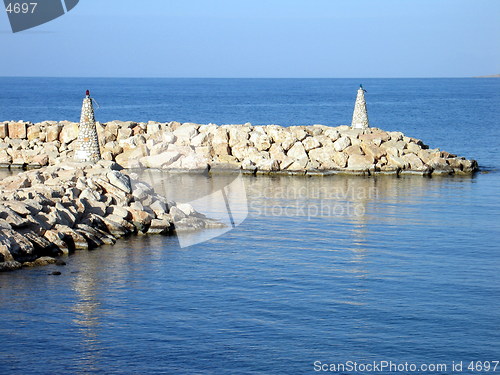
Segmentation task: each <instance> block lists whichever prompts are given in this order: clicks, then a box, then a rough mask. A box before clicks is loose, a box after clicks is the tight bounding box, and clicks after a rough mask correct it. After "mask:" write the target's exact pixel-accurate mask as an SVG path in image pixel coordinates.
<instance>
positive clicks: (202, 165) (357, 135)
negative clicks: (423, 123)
mask: <svg viewBox="0 0 500 375" xmlns="http://www.w3.org/2000/svg"><path fill="white" fill-rule="evenodd" d="M97 130H98V134H99V142H100V148H101V154H102V157H103V158H104V159H105V160H109V161H116V162H117V163H118V164H120V165H122V166H124V167H126V168H133V167H142V168H143V167H146V168H161V169H167V170H171V171H194V170H201V171H206V170H210V171H211V172H217V171H225V170H243V172H246V173H289V174H329V173H353V174H377V173H389V174H399V173H415V174H422V175H430V174H470V173H473V172H475V171H476V170H477V169H478V165H477V162H476V161H475V160H468V159H466V158H464V157H458V156H457V155H454V154H451V153H449V152H446V151H442V150H440V149H438V148H429V146H427V145H426V144H424V143H423V142H422V141H421V140H419V139H415V138H412V137H407V136H405V135H404V134H403V133H401V132H397V131H384V130H382V129H378V128H368V129H353V128H351V127H349V126H345V125H344V126H337V127H329V126H324V125H311V126H291V127H282V126H278V125H265V126H252V125H250V124H243V125H221V126H217V125H213V124H208V125H200V124H193V123H184V124H181V123H178V122H175V121H174V122H168V123H159V122H153V121H150V122H148V123H136V122H132V121H126V122H123V121H111V122H108V123H105V124H99V123H98V124H97ZM77 136H78V124H77V123H72V122H67V121H65V122H51V121H46V122H42V123H37V124H31V123H25V122H15V123H13V122H3V123H0V166H4V167H5V166H10V167H16V166H18V167H19V166H25V167H26V166H28V167H37V166H43V165H49V164H57V163H60V162H64V161H66V160H69V159H71V158H72V157H73V155H74V150H75V148H76V147H77V144H76V143H77V142H76V140H77Z"/></svg>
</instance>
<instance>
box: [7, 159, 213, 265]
mask: <svg viewBox="0 0 500 375" xmlns="http://www.w3.org/2000/svg"><path fill="white" fill-rule="evenodd" d="M119 169H121V168H120V167H119V166H118V165H117V164H116V163H114V162H110V161H101V162H99V163H97V164H95V165H89V164H75V163H72V164H71V163H68V164H60V165H58V166H50V167H44V168H41V169H37V170H32V171H28V172H23V173H20V174H18V175H15V176H11V177H9V178H7V179H4V180H3V181H1V182H0V271H6V270H13V269H17V268H20V267H22V266H35V265H43V264H48V263H54V262H56V259H55V258H54V257H57V256H60V255H65V254H68V253H71V252H73V251H75V250H87V249H92V248H95V247H98V246H100V245H103V244H113V243H115V241H116V239H118V238H120V237H123V236H127V235H130V234H171V233H173V232H174V231H184V230H194V229H201V228H207V227H220V226H221V224H219V223H218V222H216V221H214V220H211V219H208V218H206V217H205V216H204V215H202V214H200V213H198V212H196V211H195V210H194V209H193V207H192V206H190V205H189V204H185V203H184V204H180V203H175V202H172V201H169V200H167V199H166V198H165V197H163V196H161V195H159V194H157V193H156V192H155V191H154V190H153V189H152V188H151V186H150V185H148V184H147V183H145V182H141V181H139V180H138V179H136V178H135V177H136V176H135V175H134V174H133V173H131V174H125V173H123V172H121V171H119Z"/></svg>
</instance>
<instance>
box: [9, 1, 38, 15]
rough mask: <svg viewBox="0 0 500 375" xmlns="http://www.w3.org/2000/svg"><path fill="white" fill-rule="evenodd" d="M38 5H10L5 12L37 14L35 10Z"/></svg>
mask: <svg viewBox="0 0 500 375" xmlns="http://www.w3.org/2000/svg"><path fill="white" fill-rule="evenodd" d="M37 5H38V3H8V4H7V7H6V8H5V11H6V12H7V13H9V14H10V13H15V14H19V13H23V14H26V13H35V9H36V6H37Z"/></svg>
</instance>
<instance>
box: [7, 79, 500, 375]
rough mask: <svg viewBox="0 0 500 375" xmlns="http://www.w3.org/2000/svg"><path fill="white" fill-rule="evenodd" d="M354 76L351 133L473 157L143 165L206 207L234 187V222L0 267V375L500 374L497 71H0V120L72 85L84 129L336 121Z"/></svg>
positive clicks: (75, 113)
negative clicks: (227, 171) (421, 171)
mask: <svg viewBox="0 0 500 375" xmlns="http://www.w3.org/2000/svg"><path fill="white" fill-rule="evenodd" d="M360 84H363V87H364V88H365V89H366V90H367V92H366V99H367V103H368V104H367V105H368V114H369V119H370V123H371V126H374V127H379V128H382V129H384V130H391V131H393V130H397V131H402V132H403V133H405V135H407V136H411V137H415V138H419V139H422V140H423V141H424V143H425V144H427V145H429V146H430V147H431V148H440V149H442V150H446V151H448V152H451V153H454V154H457V155H460V156H465V157H467V158H471V159H475V160H477V161H478V163H479V166H480V169H481V170H480V171H479V172H478V173H476V174H475V175H473V176H443V177H431V178H429V177H421V176H401V177H395V176H374V177H373V176H372V177H361V176H340V175H334V176H324V177H320V176H310V177H305V176H294V177H290V176H230V177H228V176H217V175H213V176H208V175H203V174H197V175H186V174H166V173H160V174H159V175H156V177H154V178H153V180H161V181H162V185H161V189H163V190H162V191H161V192H162V193H165V194H167V195H168V198H169V199H173V200H177V201H181V202H191V203H192V204H193V206H194V207H195V208H196V209H198V210H200V211H201V212H204V209H206V210H207V211H205V212H204V213H206V214H207V215H208V216H210V213H211V212H212V213H213V214H215V211H216V210H212V211H210V207H205V208H203V209H202V208H201V207H202V206H198V205H197V204H201V203H200V202H203V201H204V198H203V196H204V194H209V192H213V193H214V194H215V193H217V192H220V191H226V192H227V190H224V189H225V188H224V186H225V185H228V186H229V185H231V184H233V182H234V181H237V182H238V185H237V188H235V186H236V185H234V184H233V185H232V186H233V191H234V190H235V189H236V190H238V193H239V195H236V197H239V198H237V199H236V200H237V201H238V202H237V203H239V205H236V206H235V207H237V208H236V209H235V210H236V211H237V212H236V211H235V212H233V214H235V215H236V216H238V215H239V216H238V217H239V218H240V219H241V220H239V221H238V222H237V224H239V225H233V226H231V227H229V228H228V229H227V230H225V231H222V232H221V233H215V234H214V235H210V234H211V233H212V234H213V233H214V232H210V230H205V231H201V232H196V233H191V234H190V238H189V241H188V242H186V241H184V239H185V238H184V237H182V236H181V235H179V236H172V237H165V236H159V235H155V236H138V237H129V238H126V239H121V240H119V241H118V242H117V243H116V244H115V245H114V246H103V247H101V248H98V249H95V250H92V251H78V252H76V253H75V254H73V255H70V256H69V257H68V258H67V259H65V261H66V263H67V265H66V266H56V265H50V266H46V267H39V268H33V269H22V270H19V271H15V272H9V273H2V274H0V373H2V374H221V375H224V374H228V375H229V374H231V375H232V374H317V373H336V374H372V373H383V374H387V373H394V374H433V373H434V374H477V373H480V374H484V373H487V374H494V373H500V363H499V360H500V245H499V240H500V147H499V146H500V141H499V140H500V90H499V89H500V80H498V79H496V78H488V79H486V78H463V79H462V78H460V79H459V78H456V79H453V78H450V79H359V78H358V79H140V78H136V79H114V78H113V79H112V78H109V79H106V78H0V121H5V120H16V121H17V120H24V121H31V122H39V121H44V120H57V121H61V120H70V121H78V120H79V114H80V108H81V100H82V98H83V96H84V94H85V90H87V89H89V90H90V91H91V95H92V97H93V98H94V99H95V102H96V104H95V106H96V119H97V120H98V121H100V122H103V123H104V122H107V121H111V120H124V121H127V120H132V121H144V122H147V121H150V120H152V121H160V122H168V121H179V122H194V123H202V124H207V123H214V124H218V125H222V124H243V123H247V122H249V123H251V124H253V125H263V124H277V125H282V126H291V125H312V124H323V125H328V126H337V125H341V124H349V123H350V120H351V116H352V110H353V107H354V100H355V97H356V90H357V88H358V87H359V85H360ZM3 173H4V175H5V174H8V173H10V172H3ZM214 187H215V188H214ZM234 197H235V195H233V198H232V199H233V200H234V199H235V198H234ZM53 271H60V272H61V275H59V276H54V275H51V273H52V272H53Z"/></svg>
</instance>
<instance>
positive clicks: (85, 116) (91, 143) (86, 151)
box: [74, 90, 101, 162]
mask: <svg viewBox="0 0 500 375" xmlns="http://www.w3.org/2000/svg"><path fill="white" fill-rule="evenodd" d="M74 159H75V161H80V162H86V161H90V162H96V161H98V160H100V159H101V151H100V149H99V138H98V137H97V128H96V126H95V117H94V108H93V106H92V98H91V97H90V92H89V90H87V93H86V96H85V98H84V99H83V104H82V114H81V116H80V127H79V131H78V139H77V147H76V150H75V156H74Z"/></svg>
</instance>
